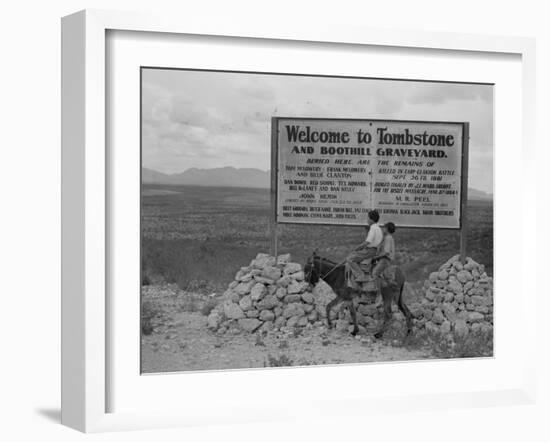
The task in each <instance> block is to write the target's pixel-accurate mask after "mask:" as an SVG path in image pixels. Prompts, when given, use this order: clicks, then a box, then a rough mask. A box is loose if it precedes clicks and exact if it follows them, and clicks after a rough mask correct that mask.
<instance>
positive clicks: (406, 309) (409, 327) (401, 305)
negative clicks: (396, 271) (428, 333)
mask: <svg viewBox="0 0 550 442" xmlns="http://www.w3.org/2000/svg"><path fill="white" fill-rule="evenodd" d="M404 287H405V284H403V285H402V286H401V289H400V290H399V298H398V299H397V306H398V307H399V310H401V312H402V313H403V314H404V315H405V319H406V321H407V334H408V335H410V334H411V333H412V329H413V318H414V315H413V314H412V313H411V311H410V310H409V307H407V305H406V304H405V301H403V288H404Z"/></svg>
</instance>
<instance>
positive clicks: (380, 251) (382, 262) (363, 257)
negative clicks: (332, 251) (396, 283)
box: [346, 210, 395, 303]
mask: <svg viewBox="0 0 550 442" xmlns="http://www.w3.org/2000/svg"><path fill="white" fill-rule="evenodd" d="M379 220H380V215H379V214H378V212H377V211H376V210H371V211H370V212H369V215H368V221H367V222H368V226H367V227H366V228H367V229H368V234H367V237H366V239H365V242H364V243H362V244H361V245H359V247H357V248H356V249H355V250H354V251H353V252H352V253H350V254H349V255H348V257H347V259H346V270H347V275H348V278H347V279H348V285H349V286H350V287H355V285H356V284H361V283H362V282H371V283H372V284H371V287H376V289H375V290H373V291H377V292H378V299H377V303H379V302H380V301H381V300H380V281H379V277H380V276H381V275H382V273H383V272H384V270H386V268H387V267H388V266H389V265H390V264H391V263H392V262H393V261H394V260H395V243H394V240H393V236H392V234H393V233H394V232H395V224H394V223H392V222H388V223H386V224H385V225H384V226H382V227H381V226H380V225H379V224H378V221H379ZM364 261H367V263H368V264H369V269H370V272H369V273H370V275H368V276H367V275H365V273H364V272H363V270H362V269H361V267H360V265H359V264H360V263H361V262H364ZM352 277H353V278H352Z"/></svg>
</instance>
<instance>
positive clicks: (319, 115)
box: [140, 67, 495, 373]
mask: <svg viewBox="0 0 550 442" xmlns="http://www.w3.org/2000/svg"><path fill="white" fill-rule="evenodd" d="M140 87H141V91H140V92H141V166H142V169H141V220H140V222H141V312H140V313H141V318H140V320H141V372H142V373H166V372H182V371H208V370H229V369H250V368H272V367H303V366H315V365H333V364H357V363H378V362H387V361H421V360H428V359H429V360H438V359H453V358H487V357H493V324H494V317H493V305H494V302H495V294H494V292H493V193H494V189H493V152H494V146H493V144H494V140H493V129H494V128H493V118H494V115H493V109H494V106H493V100H494V85H492V84H483V83H452V82H436V81H426V80H422V81H416V80H412V79H378V78H361V77H336V76H320V75H317V76H313V75H295V74H292V73H288V74H280V73H264V72H236V71H212V70H211V71H207V70H190V69H175V68H162V67H142V68H141V85H140Z"/></svg>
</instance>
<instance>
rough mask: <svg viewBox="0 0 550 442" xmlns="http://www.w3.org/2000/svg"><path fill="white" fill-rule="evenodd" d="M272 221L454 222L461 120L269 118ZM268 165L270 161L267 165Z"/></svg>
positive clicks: (434, 224) (444, 225) (456, 225)
mask: <svg viewBox="0 0 550 442" xmlns="http://www.w3.org/2000/svg"><path fill="white" fill-rule="evenodd" d="M273 124H274V130H275V131H276V137H275V145H274V146H273V148H275V149H277V151H276V154H277V155H276V158H277V164H276V167H277V207H276V211H277V212H276V214H277V217H276V218H277V222H281V223H303V224H347V225H365V224H366V222H367V216H368V212H369V211H370V210H372V209H377V210H378V211H379V213H380V217H381V222H382V223H383V222H388V221H392V222H394V223H395V224H396V225H398V226H408V227H435V228H455V229H457V228H459V227H460V208H461V205H460V203H461V183H462V174H461V168H462V149H463V136H464V124H463V123H443V122H416V121H415V122H412V121H391V120H388V121H381V120H345V119H308V118H274V119H273ZM272 167H273V165H272Z"/></svg>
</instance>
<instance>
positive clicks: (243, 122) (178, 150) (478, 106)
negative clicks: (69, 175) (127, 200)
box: [142, 69, 493, 193]
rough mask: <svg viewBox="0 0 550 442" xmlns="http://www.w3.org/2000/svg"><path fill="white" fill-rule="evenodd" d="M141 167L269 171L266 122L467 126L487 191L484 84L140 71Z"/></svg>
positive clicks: (474, 181) (489, 102) (489, 95)
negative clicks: (388, 121) (369, 121)
mask: <svg viewBox="0 0 550 442" xmlns="http://www.w3.org/2000/svg"><path fill="white" fill-rule="evenodd" d="M142 79H143V83H142V117H143V124H142V130H143V139H142V146H143V152H142V155H143V166H144V167H147V168H151V169H154V170H158V171H160V172H165V173H174V172H183V171H184V170H186V169H188V168H190V167H198V168H212V167H223V166H234V167H254V168H258V169H262V170H268V169H269V162H270V143H271V139H270V137H271V135H270V134H271V129H270V125H271V117H272V116H287V117H288V116H299V117H337V118H365V119H368V118H381V119H404V120H407V119H410V120H443V121H445V120H447V121H469V122H470V170H469V180H470V182H469V186H470V187H474V188H476V189H479V190H483V191H486V192H491V193H492V192H493V88H492V86H487V85H470V84H450V83H428V82H414V81H394V80H369V79H347V78H321V77H296V76H291V75H264V74H243V73H226V72H200V71H182V70H162V69H144V70H143V75H142Z"/></svg>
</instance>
